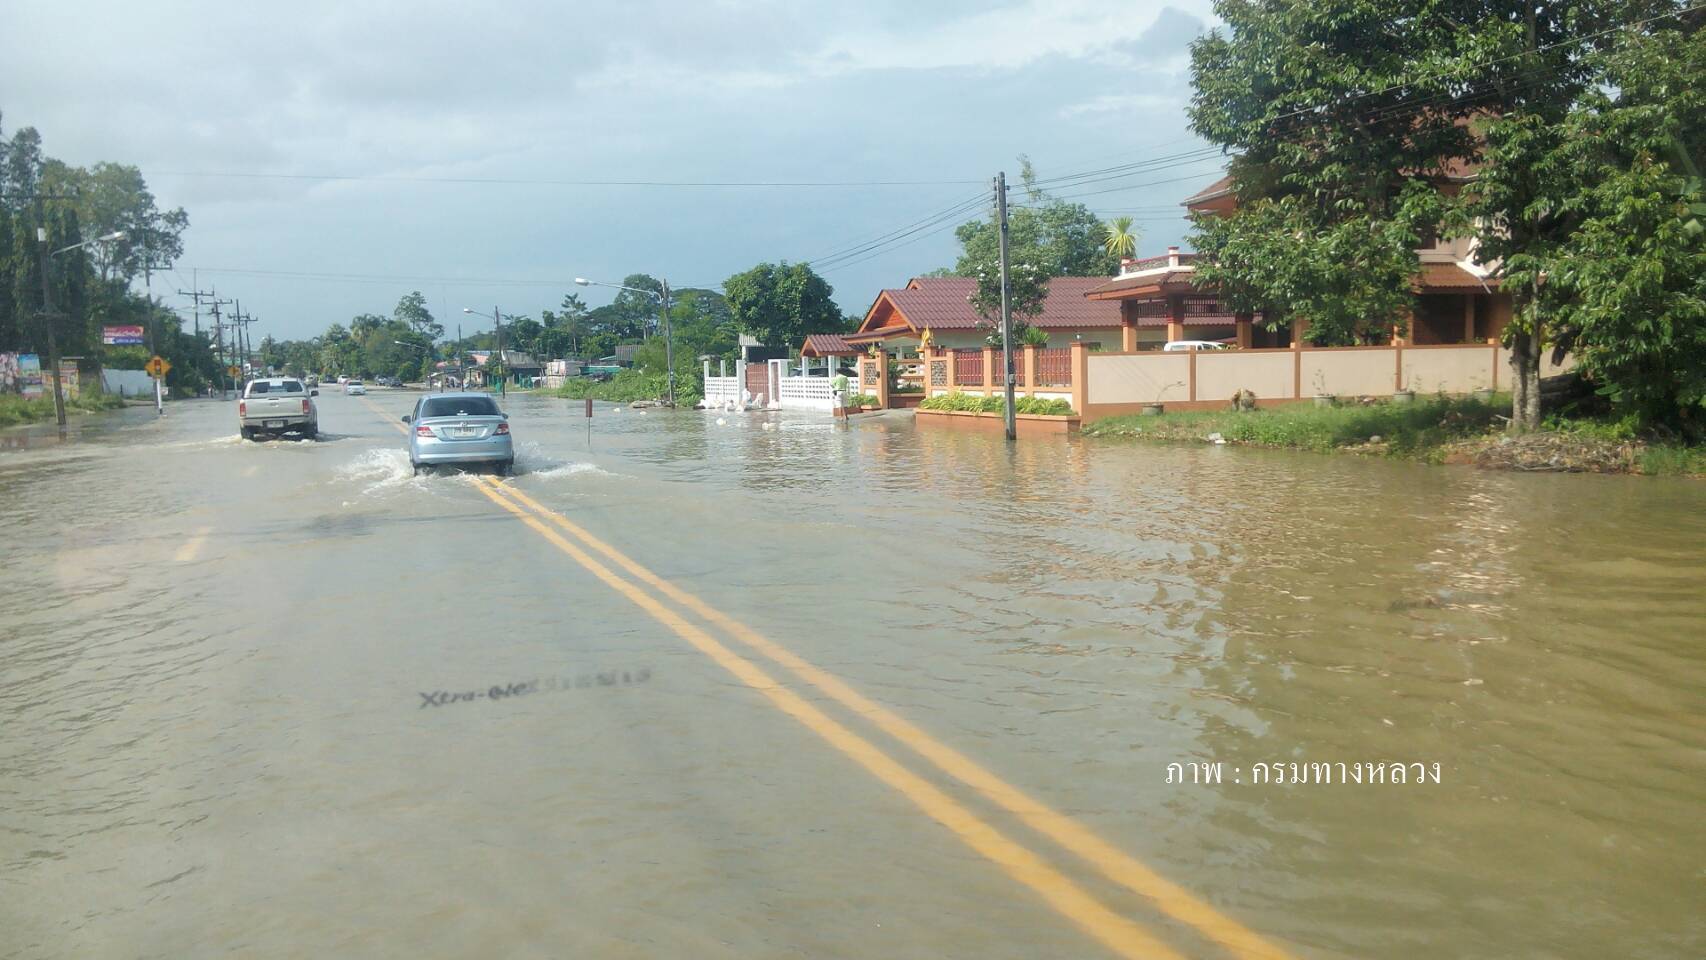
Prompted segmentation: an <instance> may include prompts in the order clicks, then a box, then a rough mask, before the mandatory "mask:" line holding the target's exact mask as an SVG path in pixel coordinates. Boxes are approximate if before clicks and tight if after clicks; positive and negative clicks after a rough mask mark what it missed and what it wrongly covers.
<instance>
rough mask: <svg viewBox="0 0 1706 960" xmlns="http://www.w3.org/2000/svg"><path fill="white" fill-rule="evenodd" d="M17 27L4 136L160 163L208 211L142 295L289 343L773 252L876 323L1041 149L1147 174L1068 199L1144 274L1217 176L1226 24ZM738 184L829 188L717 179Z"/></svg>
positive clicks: (397, 7)
mask: <svg viewBox="0 0 1706 960" xmlns="http://www.w3.org/2000/svg"><path fill="white" fill-rule="evenodd" d="M0 19H3V20H4V21H5V24H4V27H5V28H4V29H0V111H3V114H4V116H3V123H4V128H5V134H6V135H7V136H9V135H10V134H11V132H12V131H13V130H15V129H17V128H18V127H20V126H34V127H36V128H37V129H38V130H40V131H41V133H42V136H43V139H44V147H45V149H46V151H47V152H48V153H49V154H50V155H52V156H55V157H58V158H59V159H62V160H65V161H67V162H69V163H73V164H79V165H87V164H92V163H95V162H98V161H102V160H107V161H114V162H122V163H130V164H134V165H136V166H139V167H140V168H141V169H142V171H143V174H144V175H145V176H146V177H147V179H148V182H149V185H150V187H151V188H152V189H153V190H154V192H155V194H156V195H157V196H158V198H159V200H160V203H161V205H162V206H163V207H172V206H183V207H184V208H186V209H187V210H188V212H189V216H190V229H189V231H188V233H187V234H186V244H185V255H184V257H183V259H182V260H181V261H179V263H178V264H177V266H176V269H175V271H173V272H169V273H166V274H163V275H156V278H155V279H156V281H157V282H156V290H155V292H156V293H163V292H164V293H171V294H172V296H171V297H170V301H169V302H172V303H174V304H175V305H178V304H181V305H184V306H185V307H186V309H187V305H188V302H189V301H188V298H184V297H177V296H176V295H175V291H176V290H178V289H183V290H189V289H191V288H192V285H193V284H195V283H199V284H200V287H201V289H202V290H209V289H217V291H218V294H219V296H220V297H235V298H238V299H240V300H241V301H242V305H243V308H244V310H245V311H248V312H251V313H253V314H254V315H255V317H256V318H257V323H256V325H255V327H254V328H253V329H254V331H255V333H256V334H257V335H272V336H275V337H278V338H281V339H292V338H301V337H308V336H313V335H315V334H318V333H320V332H322V331H323V330H324V329H325V328H326V327H327V326H328V325H330V324H332V323H348V321H349V319H350V318H351V317H353V316H355V315H356V314H359V313H368V312H371V313H382V314H389V313H390V312H391V310H392V308H393V307H394V306H395V304H396V302H397V299H398V298H399V297H400V296H402V295H403V294H405V293H407V292H409V291H410V290H416V289H418V290H420V291H421V292H422V293H423V294H425V295H426V297H427V301H428V305H429V307H430V308H431V309H432V311H433V312H434V314H435V315H436V316H437V317H438V319H439V320H440V321H441V322H443V323H445V324H446V326H447V327H449V328H450V329H452V330H454V329H455V326H456V324H457V323H458V322H463V321H465V322H466V323H465V326H464V328H463V331H464V333H467V332H471V331H472V330H475V329H484V327H483V326H482V324H481V323H480V321H478V320H477V319H476V318H474V317H471V316H465V315H464V314H463V309H464V308H465V307H471V308H473V309H479V310H485V311H488V312H489V311H490V310H491V309H493V308H494V307H496V308H498V309H501V310H502V311H503V313H505V314H525V315H530V316H533V317H535V318H537V317H538V316H539V312H540V310H542V309H553V308H555V307H557V305H558V304H559V302H560V301H561V300H562V298H563V296H564V295H565V294H566V293H569V292H580V293H581V294H582V295H583V298H584V299H585V300H586V301H587V302H588V303H589V304H591V305H597V304H600V303H604V302H607V301H608V300H609V299H610V296H611V295H612V294H613V293H614V291H611V290H607V289H601V288H587V289H582V288H577V287H575V286H574V285H573V279H574V278H575V277H588V278H592V279H596V280H605V281H619V280H621V279H622V278H623V277H625V276H627V275H629V274H633V273H649V274H651V275H653V276H659V277H664V278H667V279H668V280H669V282H670V284H671V285H672V286H674V287H678V288H680V287H687V286H708V287H713V288H715V287H716V286H717V285H718V284H720V283H721V281H722V280H724V279H725V278H727V277H728V276H730V275H732V274H734V273H738V272H740V271H742V270H745V269H747V268H749V267H751V266H753V265H754V264H757V263H759V262H763V261H780V260H787V261H790V262H799V261H811V262H818V263H821V267H820V272H822V273H823V274H824V276H825V278H826V279H827V280H828V281H829V282H830V283H831V284H832V285H833V286H834V288H835V297H836V300H837V302H838V303H840V304H841V306H842V307H843V309H844V310H846V311H847V312H848V313H852V314H863V313H864V312H865V310H866V308H867V307H868V306H869V305H870V303H871V302H872V300H874V299H875V297H876V295H877V293H878V291H879V290H881V289H883V288H885V287H898V286H903V285H904V284H905V283H906V282H907V280H908V279H910V278H911V277H913V276H916V275H918V274H921V273H924V272H926V271H929V270H932V269H935V268H938V267H943V266H951V265H952V264H953V262H954V260H955V258H956V257H957V255H958V244H957V243H956V241H955V240H954V237H953V231H952V227H953V226H954V225H956V224H957V223H959V222H963V221H964V220H967V219H975V218H976V217H978V216H981V215H984V214H985V213H986V212H987V207H979V208H977V209H968V210H967V212H965V213H963V214H960V215H957V216H954V217H950V218H948V219H947V220H944V221H942V222H940V223H937V222H933V221H932V220H931V219H930V218H932V217H933V216H935V215H939V214H942V213H944V212H945V211H949V210H951V209H952V208H954V207H955V206H957V205H960V204H962V203H970V202H971V201H973V200H975V199H976V198H978V197H979V196H985V197H986V196H987V195H988V192H989V189H988V187H989V181H990V179H991V178H992V177H993V176H994V175H995V173H996V172H997V171H1005V172H1006V173H1007V174H1008V176H1009V178H1010V179H1012V180H1016V178H1017V172H1018V169H1019V162H1018V157H1019V156H1020V155H1025V156H1028V157H1029V158H1030V159H1031V161H1032V163H1033V164H1034V165H1035V168H1036V170H1037V172H1038V174H1039V176H1041V177H1043V178H1045V179H1046V178H1054V177H1065V176H1068V175H1073V174H1080V173H1084V172H1087V171H1096V170H1102V169H1105V168H1108V167H1113V166H1117V165H1120V164H1135V163H1139V162H1142V161H1156V162H1155V164H1154V165H1153V166H1152V167H1149V168H1147V169H1136V170H1132V171H1128V172H1126V173H1125V175H1124V176H1122V177H1119V178H1117V179H1102V180H1097V181H1095V182H1087V183H1084V184H1082V185H1077V184H1070V183H1069V184H1063V185H1059V186H1058V187H1057V188H1056V189H1055V192H1056V194H1057V195H1060V196H1074V195H1081V196H1080V197H1079V198H1080V199H1081V200H1082V202H1084V203H1086V204H1088V205H1090V206H1091V208H1092V209H1094V210H1095V211H1096V212H1097V213H1098V214H1102V215H1104V216H1115V215H1120V214H1129V215H1132V216H1134V217H1136V218H1137V219H1138V223H1137V224H1136V226H1137V227H1138V228H1140V229H1141V235H1140V237H1139V255H1140V256H1142V255H1149V254H1155V253H1159V252H1162V251H1164V249H1165V248H1166V247H1167V246H1168V245H1169V244H1174V243H1179V242H1180V241H1181V240H1182V239H1183V237H1184V234H1185V229H1186V226H1187V225H1186V223H1185V221H1184V220H1183V218H1182V216H1181V210H1180V208H1179V207H1178V206H1177V204H1178V202H1179V201H1180V200H1182V199H1183V198H1184V197H1186V196H1189V195H1190V194H1191V193H1193V192H1195V191H1196V190H1197V189H1199V188H1201V187H1202V186H1205V185H1206V184H1208V183H1210V182H1211V181H1213V180H1214V179H1215V178H1216V177H1217V176H1218V175H1219V171H1220V169H1221V165H1222V159H1221V158H1220V157H1219V156H1218V155H1217V154H1214V153H1213V152H1212V151H1209V150H1206V149H1204V148H1205V144H1203V143H1202V141H1200V140H1198V139H1197V138H1195V137H1194V136H1193V135H1192V134H1191V133H1190V132H1189V130H1188V129H1187V122H1186V118H1185V108H1186V105H1187V104H1188V102H1189V99H1190V82H1189V81H1190V75H1189V50H1188V47H1189V44H1190V41H1191V40H1192V38H1194V37H1195V36H1197V35H1198V34H1200V33H1201V32H1203V31H1204V30H1206V29H1208V28H1209V26H1210V25H1211V24H1213V23H1214V20H1213V14H1212V9H1211V3H1210V2H1209V0H1172V2H1169V3H1152V2H1143V0H1132V2H1125V3H1109V2H1106V0H1102V2H1078V0H1024V2H1009V3H1001V2H998V0H982V2H975V3H973V2H962V0H929V2H927V3H917V2H899V0H860V2H858V3H844V2H821V0H755V2H742V0H695V2H663V0H625V2H615V3H585V2H562V3H500V4H492V5H483V4H469V3H466V2H457V3H448V2H410V3H354V2H346V3H318V2H303V3H298V4H266V5H250V4H232V3H188V4H185V3H171V2H163V3H150V4H136V3H130V2H126V3H111V4H93V3H77V2H65V3H55V4H48V3H31V4H13V5H8V9H7V11H6V13H5V14H4V15H3V17H0ZM1192 151H1197V153H1196V154H1195V155H1194V156H1193V157H1191V158H1190V159H1188V160H1168V159H1166V158H1172V157H1178V156H1179V155H1181V154H1186V155H1189V154H1191V152H1192ZM640 181H643V182H644V183H638V182H640ZM734 183H740V184H750V183H766V184H778V183H781V184H801V183H812V184H820V185H813V186H801V185H789V186H731V185H716V186H710V185H706V184H734ZM664 184H670V185H664ZM826 184H833V185H826ZM1012 196H1013V199H1014V200H1019V199H1021V198H1022V197H1023V194H1022V192H1020V191H1018V190H1017V189H1016V188H1015V190H1014V191H1013V194H1012ZM920 224H924V226H922V227H920V228H919V229H917V230H916V231H915V232H911V233H901V235H899V236H895V237H892V238H890V240H889V241H888V242H887V243H885V244H883V245H881V246H879V247H876V248H873V249H870V250H868V251H862V252H859V253H858V254H857V255H850V254H849V251H854V250H860V249H861V245H862V244H865V243H866V242H868V241H871V240H873V239H874V238H881V237H884V236H885V235H889V234H894V233H897V232H900V231H902V229H903V228H909V227H913V226H915V225H920ZM834 254H844V255H843V256H841V257H840V258H839V259H826V256H828V255H834Z"/></svg>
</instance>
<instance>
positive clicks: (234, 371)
mask: <svg viewBox="0 0 1706 960" xmlns="http://www.w3.org/2000/svg"><path fill="white" fill-rule="evenodd" d="M225 372H226V374H227V375H229V376H233V377H240V376H242V375H243V368H242V367H239V366H237V365H236V364H235V363H233V364H232V365H231V366H229V367H226V368H225Z"/></svg>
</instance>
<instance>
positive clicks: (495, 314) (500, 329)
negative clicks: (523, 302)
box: [462, 307, 509, 397]
mask: <svg viewBox="0 0 1706 960" xmlns="http://www.w3.org/2000/svg"><path fill="white" fill-rule="evenodd" d="M462 312H463V313H467V314H472V315H474V316H476V317H483V316H485V314H484V313H481V312H480V311H478V310H474V309H471V308H469V307H463V308H462ZM491 316H492V323H493V324H495V329H496V330H497V340H498V348H497V351H496V356H497V361H498V365H499V367H501V368H502V369H503V371H504V376H501V377H499V378H498V396H500V397H508V396H509V394H508V393H506V392H505V391H504V381H505V380H507V379H509V368H508V367H506V366H504V315H503V313H502V311H500V310H498V308H497V307H493V308H492V314H491Z"/></svg>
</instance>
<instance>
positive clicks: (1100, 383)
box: [1084, 353, 1200, 404]
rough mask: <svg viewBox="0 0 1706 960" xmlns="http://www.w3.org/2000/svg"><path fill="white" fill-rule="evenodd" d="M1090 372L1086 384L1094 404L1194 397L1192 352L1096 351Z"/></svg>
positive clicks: (1159, 400) (1090, 364) (1092, 356)
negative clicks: (1192, 391) (1191, 395)
mask: <svg viewBox="0 0 1706 960" xmlns="http://www.w3.org/2000/svg"><path fill="white" fill-rule="evenodd" d="M1199 359H1200V358H1199ZM1089 374H1090V376H1089V378H1088V382H1087V383H1086V384H1085V385H1084V386H1085V390H1086V394H1085V400H1086V402H1087V403H1091V404H1096V403H1156V402H1166V401H1168V400H1175V401H1177V400H1188V399H1190V394H1189V392H1188V388H1189V386H1190V376H1191V355H1190V354H1188V353H1113V354H1109V353H1092V354H1090V357H1089Z"/></svg>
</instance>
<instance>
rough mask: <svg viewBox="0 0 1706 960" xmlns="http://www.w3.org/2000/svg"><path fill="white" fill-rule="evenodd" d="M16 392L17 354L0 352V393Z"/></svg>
mask: <svg viewBox="0 0 1706 960" xmlns="http://www.w3.org/2000/svg"><path fill="white" fill-rule="evenodd" d="M17 392H18V355H17V354H15V353H0V393H17Z"/></svg>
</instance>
